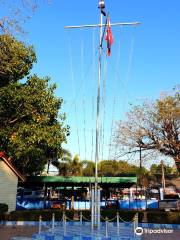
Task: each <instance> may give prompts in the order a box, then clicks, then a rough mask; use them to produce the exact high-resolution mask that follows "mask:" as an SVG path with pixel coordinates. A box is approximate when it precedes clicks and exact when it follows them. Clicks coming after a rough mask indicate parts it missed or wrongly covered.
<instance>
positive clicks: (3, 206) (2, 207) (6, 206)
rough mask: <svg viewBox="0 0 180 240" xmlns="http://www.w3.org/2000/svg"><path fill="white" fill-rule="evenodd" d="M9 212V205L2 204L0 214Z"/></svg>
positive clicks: (0, 204)
mask: <svg viewBox="0 0 180 240" xmlns="http://www.w3.org/2000/svg"><path fill="white" fill-rule="evenodd" d="M7 211H8V205H7V204H5V203H0V214H3V213H6V212H7Z"/></svg>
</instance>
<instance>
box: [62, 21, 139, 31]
mask: <svg viewBox="0 0 180 240" xmlns="http://www.w3.org/2000/svg"><path fill="white" fill-rule="evenodd" d="M139 24H140V22H119V23H111V27H113V26H136V25H139ZM103 26H105V24H102V25H101V24H89V25H79V26H65V27H64V28H65V29H73V28H93V27H94V28H96V27H103Z"/></svg>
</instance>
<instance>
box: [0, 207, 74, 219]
mask: <svg viewBox="0 0 180 240" xmlns="http://www.w3.org/2000/svg"><path fill="white" fill-rule="evenodd" d="M53 213H54V214H55V221H60V220H61V219H62V216H63V211H61V210H59V209H57V210H22V211H13V212H11V213H10V214H6V215H1V216H0V218H1V219H0V220H4V221H39V216H41V217H42V221H51V220H52V214H53ZM66 216H67V218H68V219H73V216H74V212H73V211H72V210H69V211H66Z"/></svg>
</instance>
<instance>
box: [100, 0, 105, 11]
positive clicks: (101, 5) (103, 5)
mask: <svg viewBox="0 0 180 240" xmlns="http://www.w3.org/2000/svg"><path fill="white" fill-rule="evenodd" d="M98 8H100V9H104V8H105V3H104V0H99V5H98Z"/></svg>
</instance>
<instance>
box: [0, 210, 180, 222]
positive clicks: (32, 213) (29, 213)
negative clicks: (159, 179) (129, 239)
mask: <svg viewBox="0 0 180 240" xmlns="http://www.w3.org/2000/svg"><path fill="white" fill-rule="evenodd" d="M80 212H82V215H83V221H87V220H89V221H90V219H91V211H88V210H84V211H73V210H66V211H65V213H66V216H67V218H68V219H67V220H69V219H71V220H73V218H74V217H77V216H78V215H79V216H80ZM118 212H119V216H120V218H121V219H122V220H123V221H126V222H129V221H132V219H133V217H134V216H135V214H136V213H137V212H138V220H139V222H145V220H146V222H148V223H159V224H180V211H175V212H164V211H158V210H157V211H135V210H134V211H132V210H127V211H126V210H120V211H118ZM53 213H54V214H55V221H60V220H61V219H62V216H63V211H62V210H59V209H53V210H51V209H50V210H21V211H14V212H11V213H9V214H2V213H1V214H0V220H4V221H38V220H39V216H40V215H41V216H42V221H51V220H52V214H53ZM101 216H102V219H101V221H103V220H104V221H105V219H106V217H107V218H108V220H111V219H114V220H113V221H116V216H117V211H116V210H115V209H114V210H111V209H107V210H102V211H101ZM120 221H121V220H120Z"/></svg>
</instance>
